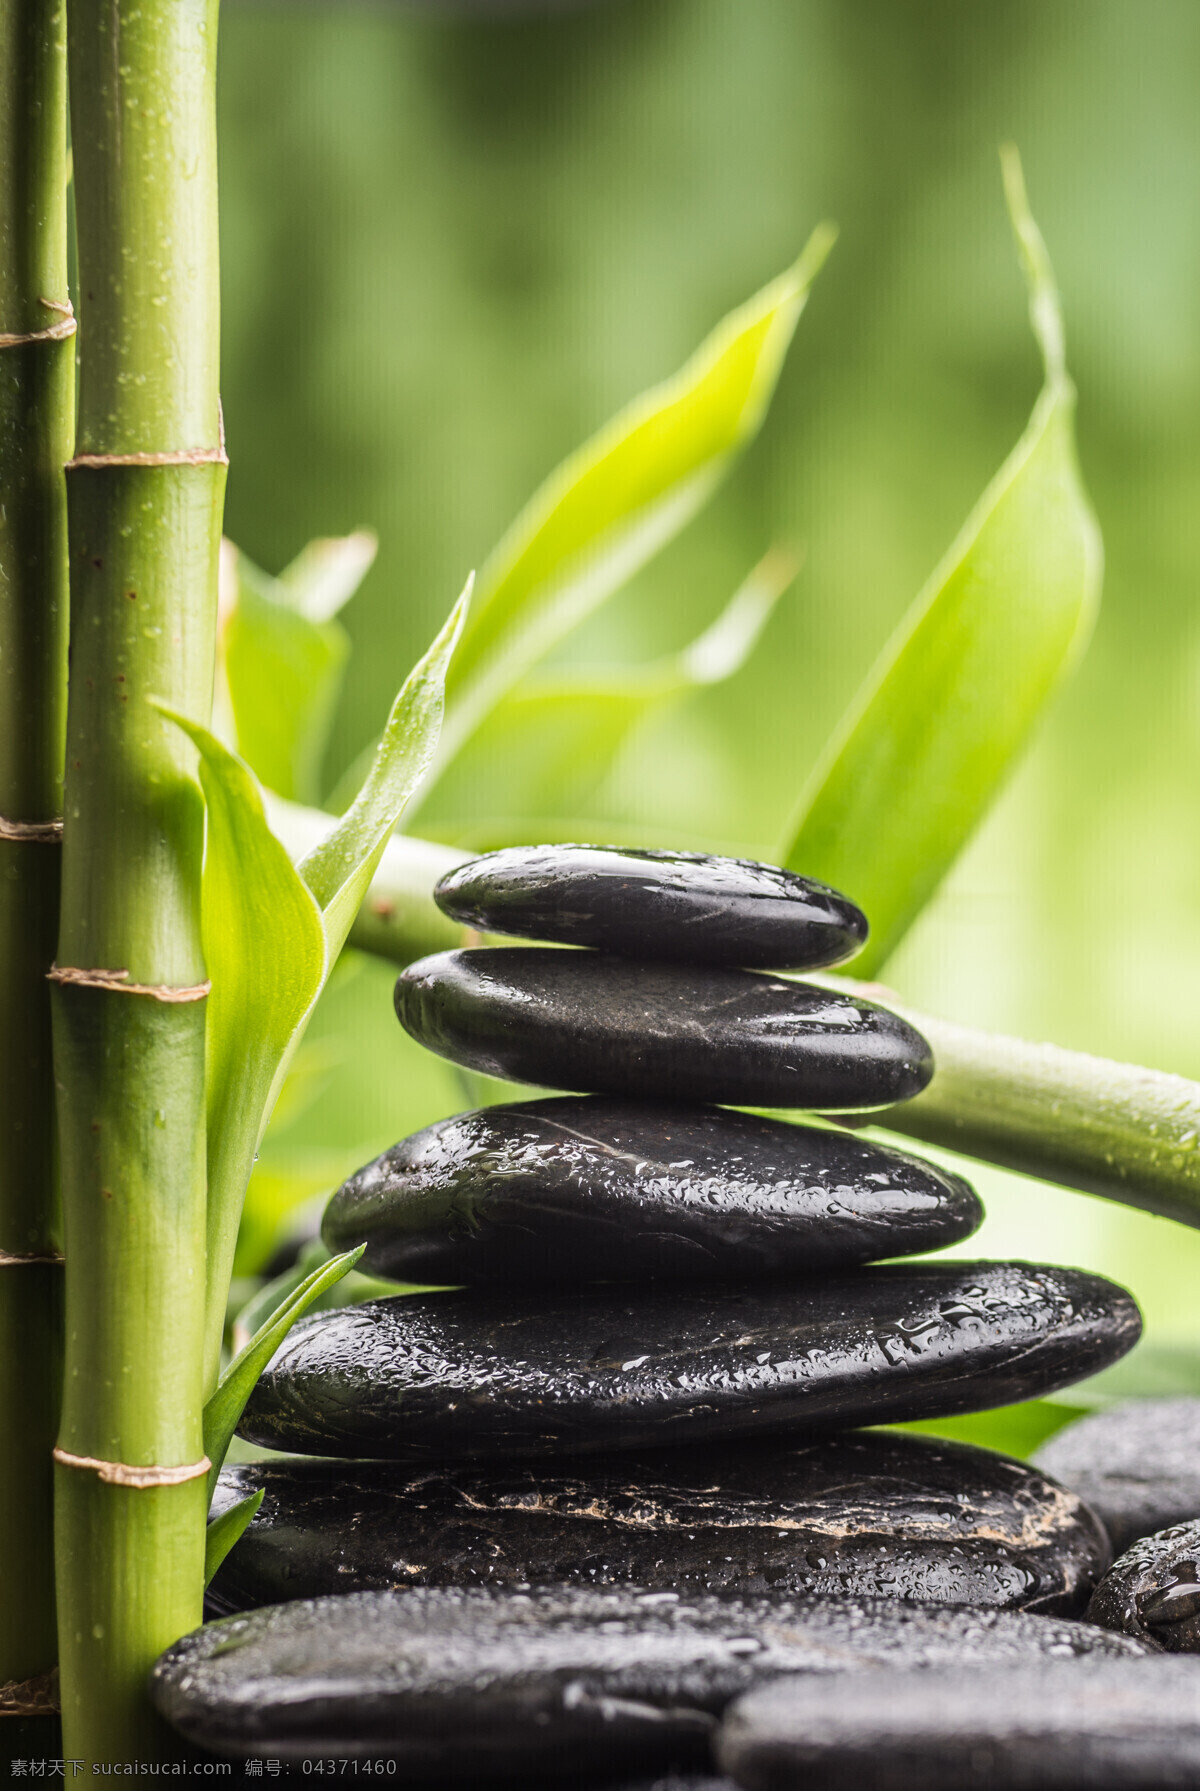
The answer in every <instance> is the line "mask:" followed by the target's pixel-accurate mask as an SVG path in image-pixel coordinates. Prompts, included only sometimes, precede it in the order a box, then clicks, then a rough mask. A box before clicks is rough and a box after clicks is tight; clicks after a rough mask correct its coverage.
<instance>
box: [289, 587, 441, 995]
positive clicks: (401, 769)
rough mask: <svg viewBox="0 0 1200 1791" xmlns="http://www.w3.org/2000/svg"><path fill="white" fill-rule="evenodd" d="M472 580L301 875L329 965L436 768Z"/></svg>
mask: <svg viewBox="0 0 1200 1791" xmlns="http://www.w3.org/2000/svg"><path fill="white" fill-rule="evenodd" d="M473 582H474V579H473V576H472V578H470V579H468V580H467V584H466V588H465V589H464V591H463V594H462V596H461V597H460V598H459V600H458V602H457V603H456V604H455V605H454V608H453V609H452V610H451V612H450V615H449V617H448V619H447V621H446V622H445V624H444V626H443V627H442V629H441V632H440V633H439V634H438V636H437V638H436V639H435V641H434V642H433V645H432V646H431V647H430V648H429V651H428V652H427V653H426V654H425V657H424V658H423V659H421V660H420V661H419V662H418V663H417V665H416V666H414V667H413V670H412V671H411V672H410V673H409V675H408V678H407V679H406V681H405V684H404V687H403V689H402V690H401V692H400V694H399V696H398V697H397V698H396V701H395V703H394V704H393V705H392V712H391V714H390V715H389V716H388V719H387V725H386V727H385V728H384V730H383V737H382V739H381V740H380V742H379V745H378V746H377V747H376V749H375V756H374V759H373V760H372V764H371V769H370V770H369V771H368V773H367V777H366V781H365V783H364V784H363V787H362V789H361V790H360V791H359V793H358V795H357V796H356V798H355V799H354V802H353V803H352V804H351V806H350V807H349V808H348V809H347V810H346V813H345V814H344V815H343V816H342V818H341V820H340V821H338V822H337V824H336V826H334V827H333V828H331V830H330V831H329V832H328V833H327V834H326V835H325V837H324V839H323V840H321V841H320V842H319V844H317V845H316V846H314V847H313V849H312V851H310V852H309V853H308V854H307V856H306V857H304V858H303V859H301V861H300V866H299V870H300V875H301V876H302V877H303V878H304V880H305V882H306V883H307V884H308V887H309V888H310V889H311V890H312V892H313V894H314V895H315V896H316V898H317V901H318V903H319V904H320V908H321V914H322V917H323V922H324V927H325V934H326V939H327V941H328V953H329V960H330V962H331V963H332V962H333V960H334V959H335V958H336V957H337V954H338V953H339V952H340V951H341V949H342V946H343V945H344V943H345V940H346V935H347V933H348V932H349V931H350V926H351V923H352V921H353V920H354V917H355V915H356V914H357V912H358V905H359V903H360V902H361V901H362V899H363V897H364V896H365V895H366V893H367V888H368V886H369V884H370V882H371V879H372V877H373V876H374V875H375V871H376V868H377V866H378V864H379V861H380V859H381V858H382V856H383V851H384V847H385V846H386V845H387V843H388V839H389V838H390V836H391V834H392V831H393V829H394V828H395V826H396V823H397V821H398V820H399V819H400V815H401V812H402V811H403V809H404V807H405V805H406V804H407V802H408V801H409V798H410V797H411V796H412V794H413V791H414V790H415V789H416V788H417V786H418V784H419V783H420V782H421V780H422V778H423V777H424V776H425V774H426V772H427V771H428V769H429V766H430V764H431V763H432V760H433V755H434V752H435V750H436V748H437V743H438V735H439V732H440V729H441V726H442V714H443V709H444V704H445V691H446V671H447V667H448V666H449V664H450V661H451V657H452V655H453V653H454V651H455V648H456V647H457V645H458V642H459V638H460V636H461V634H462V631H463V625H464V623H465V621H466V617H467V609H468V605H469V603H470V601H471V589H472V585H473Z"/></svg>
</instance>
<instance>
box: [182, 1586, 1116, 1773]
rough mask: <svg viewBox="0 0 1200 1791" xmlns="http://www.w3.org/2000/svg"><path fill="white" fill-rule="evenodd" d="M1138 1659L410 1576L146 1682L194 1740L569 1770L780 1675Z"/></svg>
mask: <svg viewBox="0 0 1200 1791" xmlns="http://www.w3.org/2000/svg"><path fill="white" fill-rule="evenodd" d="M1140 1652H1141V1645H1140V1644H1139V1643H1138V1642H1136V1641H1134V1640H1132V1639H1131V1638H1129V1637H1127V1636H1115V1635H1111V1634H1110V1633H1109V1632H1108V1631H1106V1630H1102V1629H1093V1628H1090V1627H1088V1626H1087V1625H1084V1624H1079V1623H1072V1622H1070V1621H1068V1620H1067V1619H1065V1618H1052V1617H1031V1616H1026V1615H1024V1614H1018V1613H1010V1612H1004V1611H963V1610H956V1609H945V1608H941V1607H936V1606H932V1605H902V1604H885V1603H873V1602H871V1601H854V1600H840V1599H811V1600H777V1599H721V1598H715V1597H711V1596H709V1597H697V1598H689V1599H686V1600H685V1599H681V1598H679V1597H677V1596H675V1595H673V1594H671V1593H669V1592H645V1591H638V1590H634V1589H631V1588H626V1589H624V1590H622V1591H619V1592H617V1591H611V1592H596V1591H580V1590H575V1589H566V1590H564V1589H562V1588H554V1587H550V1588H538V1589H535V1590H533V1591H531V1592H529V1593H525V1594H521V1593H512V1592H496V1591H489V1590H486V1589H482V1588H480V1589H475V1590H471V1591H464V1590H457V1589H437V1590H421V1589H414V1590H412V1591H407V1592H361V1593H351V1594H349V1595H348V1596H347V1597H344V1598H321V1599H315V1600H312V1601H304V1602H299V1603H295V1604H284V1605H271V1606H269V1607H268V1608H267V1609H265V1610H261V1611H254V1612H252V1613H250V1614H249V1615H248V1616H240V1617H228V1618H225V1619H224V1620H223V1621H221V1622H218V1623H212V1624H209V1625H207V1626H206V1627H205V1628H204V1629H202V1630H197V1631H195V1632H194V1633H193V1634H192V1635H189V1636H185V1637H184V1638H183V1640H182V1641H180V1642H177V1643H176V1644H175V1645H174V1647H172V1648H169V1649H168V1650H167V1652H166V1653H165V1654H164V1655H163V1656H162V1657H161V1659H160V1660H159V1662H158V1663H157V1665H156V1667H155V1669H154V1674H153V1679H152V1686H151V1689H152V1695H153V1698H154V1701H155V1703H156V1705H157V1706H158V1709H159V1710H160V1712H161V1713H162V1714H163V1716H165V1717H166V1718H167V1720H168V1721H169V1722H171V1723H173V1724H174V1725H175V1727H176V1728H177V1729H179V1730H181V1731H182V1733H183V1734H184V1735H185V1736H187V1737H188V1738H189V1739H191V1740H196V1741H200V1742H202V1743H203V1745H204V1746H205V1747H207V1748H210V1749H212V1750H214V1751H215V1752H217V1753H219V1754H226V1755H232V1756H234V1757H235V1758H236V1757H244V1756H247V1755H250V1756H256V1757H262V1756H264V1755H266V1756H269V1757H273V1758H276V1759H278V1760H280V1761H281V1762H295V1761H303V1760H304V1759H305V1758H306V1757H307V1758H308V1759H310V1760H313V1759H321V1758H328V1757H331V1756H332V1757H340V1758H346V1759H352V1760H353V1759H357V1760H363V1759H371V1758H385V1759H393V1760H395V1762H396V1765H397V1772H398V1777H399V1778H401V1779H404V1778H406V1777H412V1778H420V1777H422V1776H424V1777H425V1778H426V1779H429V1780H438V1779H441V1780H444V1781H448V1782H458V1783H462V1782H466V1783H469V1784H480V1783H485V1782H487V1780H488V1779H490V1778H499V1779H503V1778H505V1777H508V1778H516V1777H518V1776H519V1775H520V1774H522V1773H528V1774H530V1775H531V1776H533V1775H540V1774H546V1775H550V1774H553V1773H555V1772H557V1773H558V1774H560V1775H561V1779H562V1780H566V1781H567V1782H571V1774H572V1773H574V1774H575V1775H579V1774H580V1773H581V1772H591V1773H594V1774H598V1773H600V1772H601V1771H603V1770H606V1769H611V1770H613V1771H616V1770H619V1769H625V1770H633V1769H636V1770H637V1771H639V1772H641V1773H642V1774H645V1775H649V1774H651V1773H653V1772H654V1770H655V1769H656V1768H657V1767H659V1766H662V1765H668V1764H670V1765H673V1766H676V1767H681V1768H686V1767H690V1766H694V1767H698V1768H699V1767H704V1766H705V1765H707V1764H708V1756H709V1745H710V1741H711V1738H712V1736H713V1733H714V1729H715V1719H716V1716H717V1714H718V1713H719V1712H720V1711H721V1710H722V1709H723V1708H724V1706H725V1705H726V1704H727V1703H728V1702H729V1701H730V1699H732V1698H734V1697H736V1696H737V1695H738V1694H739V1693H741V1692H744V1691H747V1690H749V1689H750V1688H751V1687H753V1686H755V1685H757V1684H761V1683H762V1682H763V1681H764V1680H767V1679H771V1678H774V1677H776V1676H777V1675H779V1674H780V1673H783V1672H789V1671H790V1672H804V1673H820V1674H822V1675H825V1676H828V1675H830V1674H840V1673H844V1672H847V1671H850V1670H852V1669H855V1668H864V1667H878V1666H882V1665H886V1664H887V1663H888V1662H893V1663H903V1664H905V1665H908V1666H918V1667H923V1668H925V1667H936V1668H938V1669H944V1668H947V1667H949V1666H951V1665H952V1664H955V1663H958V1662H961V1661H963V1660H979V1661H985V1662H997V1663H998V1662H1001V1661H1004V1660H1022V1659H1031V1658H1032V1659H1040V1660H1043V1661H1045V1660H1047V1659H1054V1658H1055V1657H1057V1656H1058V1655H1068V1654H1069V1655H1076V1654H1078V1655H1086V1654H1097V1653H1098V1654H1110V1655H1111V1654H1116V1655H1128V1654H1134V1655H1137V1654H1138V1653H1140ZM560 1782H561V1780H560Z"/></svg>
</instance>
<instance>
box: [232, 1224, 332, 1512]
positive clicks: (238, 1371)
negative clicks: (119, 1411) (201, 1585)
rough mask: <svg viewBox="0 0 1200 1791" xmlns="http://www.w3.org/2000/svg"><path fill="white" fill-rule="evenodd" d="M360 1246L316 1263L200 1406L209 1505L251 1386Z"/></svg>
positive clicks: (251, 1389)
mask: <svg viewBox="0 0 1200 1791" xmlns="http://www.w3.org/2000/svg"><path fill="white" fill-rule="evenodd" d="M365 1249H366V1245H365V1244H360V1245H359V1246H358V1248H357V1249H356V1250H347V1251H345V1252H344V1254H343V1255H341V1256H335V1257H333V1258H332V1259H331V1260H330V1261H329V1262H326V1263H322V1264H321V1266H320V1267H319V1268H316V1269H314V1270H313V1271H312V1273H311V1275H307V1276H306V1277H305V1279H304V1280H303V1281H302V1282H301V1283H300V1285H299V1287H297V1288H295V1289H293V1291H292V1292H291V1293H289V1294H288V1295H287V1297H286V1298H285V1299H284V1300H283V1301H282V1303H281V1304H280V1305H279V1306H277V1307H276V1309H275V1311H274V1312H272V1314H271V1315H270V1317H269V1318H267V1319H266V1320H265V1321H264V1322H263V1323H262V1324H261V1325H260V1326H259V1328H258V1330H257V1331H256V1332H255V1333H254V1335H253V1337H252V1338H251V1339H250V1341H249V1343H248V1344H247V1345H246V1347H245V1348H244V1349H242V1350H239V1351H238V1353H237V1355H236V1356H235V1357H234V1358H233V1361H232V1362H231V1363H230V1364H229V1367H228V1368H227V1369H226V1370H225V1372H224V1374H223V1375H222V1376H221V1378H220V1380H219V1381H218V1382H217V1386H216V1390H215V1391H214V1392H213V1393H212V1394H211V1395H210V1397H209V1399H208V1400H207V1402H206V1403H205V1407H204V1453H205V1454H206V1455H207V1457H208V1459H209V1461H210V1463H211V1464H212V1465H211V1466H210V1468H209V1471H208V1496H209V1499H210V1501H211V1499H212V1496H213V1491H214V1489H215V1487H216V1484H217V1475H218V1474H219V1473H220V1472H221V1464H222V1463H223V1462H224V1460H225V1455H226V1452H227V1451H228V1448H229V1442H230V1438H231V1437H232V1436H233V1433H234V1431H235V1430H236V1429H237V1424H238V1419H239V1418H240V1417H241V1415H242V1412H243V1411H244V1409H245V1405H246V1401H247V1400H248V1399H249V1397H250V1394H251V1392H252V1391H253V1388H254V1383H255V1382H256V1381H257V1379H258V1377H259V1375H260V1374H261V1373H262V1371H263V1369H264V1368H265V1367H266V1365H267V1363H268V1362H269V1361H270V1360H271V1357H272V1356H273V1355H274V1354H275V1351H276V1350H277V1349H278V1348H279V1346H280V1344H281V1343H282V1342H283V1340H284V1338H285V1337H286V1336H287V1334H288V1332H289V1331H290V1330H291V1328H292V1326H293V1325H294V1324H295V1322H296V1320H297V1319H298V1318H303V1316H304V1314H305V1313H306V1312H307V1311H308V1308H309V1307H310V1306H311V1305H312V1303H313V1301H314V1300H317V1299H319V1298H320V1296H321V1295H322V1294H323V1293H324V1292H325V1290H326V1288H329V1287H332V1286H333V1285H334V1283H335V1282H338V1281H340V1280H341V1278H342V1276H343V1275H345V1274H348V1273H349V1271H350V1270H351V1269H352V1268H353V1267H354V1265H355V1263H356V1262H357V1261H358V1259H359V1257H360V1256H361V1255H362V1253H363V1251H364V1250H365Z"/></svg>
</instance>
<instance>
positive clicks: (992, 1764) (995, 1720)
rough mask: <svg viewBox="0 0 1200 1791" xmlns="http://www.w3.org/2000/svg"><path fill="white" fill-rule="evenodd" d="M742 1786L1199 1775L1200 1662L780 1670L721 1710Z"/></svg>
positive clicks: (1109, 1780)
mask: <svg viewBox="0 0 1200 1791" xmlns="http://www.w3.org/2000/svg"><path fill="white" fill-rule="evenodd" d="M717 1755H718V1758H719V1760H720V1762H721V1764H722V1765H723V1766H724V1767H725V1769H726V1770H727V1771H728V1772H729V1773H730V1774H731V1775H732V1776H733V1778H734V1779H735V1780H736V1781H737V1783H738V1784H739V1785H740V1786H744V1787H745V1791H940V1788H943V1787H944V1791H1165V1788H1166V1787H1179V1788H1182V1787H1184V1786H1188V1787H1194V1786H1195V1785H1196V1784H1198V1783H1200V1661H1185V1660H1163V1659H1162V1658H1161V1657H1160V1658H1158V1659H1150V1660H1111V1659H1106V1658H1104V1657H1097V1656H1093V1657H1092V1658H1090V1659H1087V1660H1057V1659H1053V1658H1050V1659H1047V1660H1045V1661H1043V1662H1042V1663H1041V1664H1040V1665H1038V1666H1029V1665H1024V1666H1020V1665H1011V1664H1004V1663H1001V1664H998V1665H996V1666H987V1667H984V1666H982V1665H974V1664H971V1665H965V1664H964V1665H956V1664H955V1663H952V1662H951V1663H948V1664H947V1666H946V1668H945V1670H944V1671H941V1672H939V1673H937V1674H936V1675H935V1674H932V1673H929V1674H922V1673H912V1672H893V1671H890V1670H888V1671H884V1672H880V1673H871V1674H860V1675H855V1676H853V1677H850V1676H846V1677H844V1678H842V1679H839V1680H837V1681H836V1682H831V1681H828V1680H825V1681H822V1682H821V1683H819V1684H817V1683H814V1682H813V1681H811V1680H807V1679H782V1680H778V1681H776V1682H775V1684H773V1685H770V1686H765V1687H763V1688H762V1689H761V1690H757V1691H753V1692H751V1693H749V1694H748V1695H747V1696H746V1697H744V1698H741V1699H739V1700H738V1702H737V1703H736V1704H735V1705H734V1706H733V1707H732V1709H730V1710H729V1712H728V1713H727V1716H726V1719H725V1723H724V1726H723V1728H722V1731H721V1735H720V1738H719V1740H718V1743H717Z"/></svg>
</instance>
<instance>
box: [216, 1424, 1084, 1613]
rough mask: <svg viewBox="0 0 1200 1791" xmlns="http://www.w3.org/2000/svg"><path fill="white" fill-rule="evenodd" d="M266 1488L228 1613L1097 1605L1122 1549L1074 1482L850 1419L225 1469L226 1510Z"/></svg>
mask: <svg viewBox="0 0 1200 1791" xmlns="http://www.w3.org/2000/svg"><path fill="white" fill-rule="evenodd" d="M259 1491H261V1492H262V1493H263V1494H264V1498H263V1503H262V1506H261V1508H260V1509H259V1513H258V1515H257V1517H256V1518H255V1519H254V1521H253V1523H252V1524H251V1525H250V1527H249V1529H248V1530H247V1531H246V1533H245V1535H244V1536H243V1538H242V1540H241V1541H240V1542H239V1543H238V1545H237V1547H236V1548H235V1549H234V1550H233V1551H232V1552H231V1553H230V1554H229V1555H228V1556H227V1557H226V1560H225V1563H224V1565H223V1566H222V1567H221V1569H220V1571H219V1572H218V1574H217V1577H216V1579H215V1580H214V1582H213V1585H212V1587H211V1588H210V1599H211V1600H212V1608H213V1609H214V1611H220V1612H221V1613H222V1614H224V1613H225V1612H230V1611H239V1610H249V1609H252V1608H254V1607H255V1606H256V1605H263V1604H276V1603H279V1602H281V1601H283V1600H285V1599H289V1598H316V1597H319V1596H321V1595H322V1594H324V1593H331V1592H362V1591H377V1590H385V1589H387V1588H388V1587H396V1586H408V1585H417V1586H471V1585H494V1586H510V1587H520V1586H527V1585H530V1584H532V1585H549V1584H571V1585H584V1586H607V1585H621V1584H626V1585H628V1584H634V1585H643V1586H650V1587H653V1588H654V1589H656V1590H667V1591H681V1592H686V1593H689V1594H690V1593H692V1592H697V1591H700V1592H737V1593H761V1592H775V1593H783V1594H787V1595H795V1594H798V1593H810V1592H816V1593H825V1594H830V1595H834V1596H843V1597H844V1596H862V1597H883V1598H909V1599H921V1600H924V1601H926V1602H931V1603H936V1604H971V1605H988V1606H992V1607H994V1608H996V1609H1004V1610H1038V1611H1043V1612H1051V1613H1054V1614H1058V1615H1063V1616H1073V1615H1076V1614H1078V1613H1079V1612H1081V1611H1082V1609H1083V1607H1084V1605H1085V1604H1086V1603H1087V1600H1088V1597H1089V1595H1090V1594H1091V1592H1092V1590H1093V1589H1094V1587H1095V1585H1096V1582H1097V1580H1098V1579H1099V1576H1100V1575H1101V1574H1102V1573H1103V1572H1104V1569H1105V1567H1106V1566H1107V1565H1108V1562H1109V1559H1110V1551H1109V1547H1108V1539H1107V1537H1105V1535H1104V1533H1103V1532H1102V1530H1101V1529H1100V1526H1099V1524H1098V1522H1097V1521H1096V1519H1095V1518H1093V1517H1092V1515H1091V1513H1090V1512H1089V1511H1088V1510H1087V1509H1086V1507H1085V1506H1083V1505H1082V1504H1081V1503H1080V1501H1079V1500H1078V1499H1076V1498H1075V1496H1074V1495H1073V1494H1071V1493H1067V1492H1064V1491H1063V1490H1062V1489H1061V1488H1060V1487H1057V1486H1055V1485H1054V1483H1053V1482H1052V1481H1049V1480H1046V1479H1044V1478H1043V1477H1042V1475H1040V1474H1038V1473H1036V1472H1035V1471H1034V1470H1033V1469H1032V1468H1028V1467H1026V1466H1025V1465H1024V1463H1023V1462H1017V1461H1012V1460H1010V1459H1009V1458H1008V1457H1007V1456H1004V1455H995V1454H993V1453H992V1452H991V1451H990V1450H987V1449H974V1448H971V1447H970V1446H969V1445H967V1444H965V1443H948V1442H944V1441H942V1440H940V1439H935V1438H933V1437H921V1436H902V1435H899V1434H896V1433H889V1432H886V1431H854V1432H851V1433H849V1434H848V1435H845V1436H840V1437H834V1438H832V1439H830V1440H829V1441H827V1442H822V1443H810V1444H808V1445H802V1444H795V1443H791V1442H773V1441H772V1442H767V1443H761V1442H742V1443H738V1444H735V1445H730V1444H724V1445H710V1446H709V1447H707V1448H704V1449H670V1450H663V1451H661V1452H660V1453H657V1454H652V1455H641V1456H617V1457H609V1458H607V1459H605V1460H603V1461H600V1462H597V1463H595V1464H593V1465H582V1466H580V1467H579V1468H578V1469H576V1470H574V1471H572V1470H568V1471H567V1472H566V1473H564V1472H563V1471H562V1470H561V1468H560V1469H553V1468H545V1467H541V1468H535V1467H524V1468H521V1467H517V1466H500V1467H492V1468H478V1467H476V1468H470V1467H460V1468H457V1469H454V1468H442V1469H440V1470H437V1471H430V1470H428V1469H425V1470H418V1471H416V1472H414V1471H413V1470H412V1469H411V1468H403V1467H400V1466H398V1465H396V1464H393V1463H389V1462H341V1461H294V1462H279V1461H274V1462H265V1463H264V1462H256V1463H248V1464H246V1465H244V1466H239V1467H235V1468H227V1469H226V1470H225V1472H224V1473H223V1474H222V1476H221V1481H220V1484H219V1485H218V1488H217V1492H216V1497H215V1500H214V1505H213V1514H214V1515H216V1514H218V1513H219V1512H221V1511H223V1510H225V1509H227V1508H228V1507H229V1506H231V1505H232V1504H234V1503H235V1502H236V1501H237V1500H239V1499H242V1498H245V1497H246V1495H247V1494H248V1493H254V1492H259Z"/></svg>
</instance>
